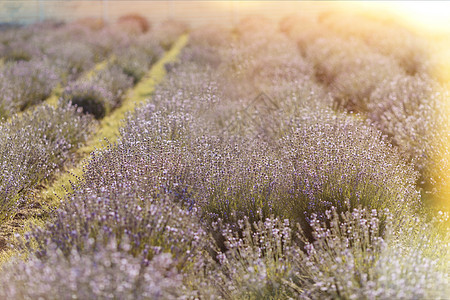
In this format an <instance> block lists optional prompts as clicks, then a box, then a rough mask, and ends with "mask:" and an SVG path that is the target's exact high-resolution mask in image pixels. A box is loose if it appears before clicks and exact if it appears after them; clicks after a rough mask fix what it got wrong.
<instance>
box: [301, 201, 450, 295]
mask: <svg viewBox="0 0 450 300" xmlns="http://www.w3.org/2000/svg"><path fill="white" fill-rule="evenodd" d="M310 222H311V223H310V224H311V227H312V228H313V236H314V238H315V241H314V242H312V243H310V242H308V241H306V240H305V243H306V246H305V250H306V251H305V252H299V253H300V254H301V255H300V256H297V257H296V259H295V261H296V263H297V267H298V268H297V270H298V273H297V274H298V275H297V276H298V279H299V280H300V282H301V283H300V284H299V288H300V289H302V291H303V292H302V294H301V297H302V298H308V299H310V298H312V299H315V298H321V299H335V298H347V299H379V298H383V299H384V298H397V299H412V298H442V297H444V298H445V295H446V293H448V273H446V272H445V271H443V270H442V269H440V268H439V265H440V264H441V265H442V266H443V267H444V268H445V266H446V264H447V263H446V262H444V261H445V259H446V255H447V254H446V253H448V245H447V244H446V243H445V242H444V241H445V239H446V238H448V235H447V237H445V236H442V235H441V234H436V230H435V229H433V227H432V226H431V224H433V225H438V224H437V223H436V221H435V222H433V223H431V224H427V223H423V221H422V220H418V219H411V220H410V221H409V222H410V223H404V222H402V223H398V220H397V219H396V218H395V217H394V215H393V214H392V213H390V212H389V211H377V210H371V211H370V210H367V209H355V210H353V211H352V212H345V213H343V214H338V213H337V211H336V209H334V208H333V209H332V210H330V211H328V212H327V214H326V218H325V219H324V220H320V219H319V218H317V216H315V215H313V216H312V218H311V220H310ZM438 222H439V221H438ZM447 234H448V233H447ZM415 238H418V240H416V241H415V242H412V243H410V242H408V240H409V241H411V240H414V239H415Z"/></svg>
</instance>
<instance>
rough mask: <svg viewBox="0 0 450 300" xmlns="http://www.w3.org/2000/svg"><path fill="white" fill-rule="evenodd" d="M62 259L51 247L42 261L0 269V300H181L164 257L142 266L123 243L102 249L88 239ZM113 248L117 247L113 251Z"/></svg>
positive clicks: (178, 281)
mask: <svg viewBox="0 0 450 300" xmlns="http://www.w3.org/2000/svg"><path fill="white" fill-rule="evenodd" d="M85 244H86V249H85V251H83V252H78V251H77V250H76V249H75V248H74V249H72V250H71V252H70V254H69V255H68V256H66V255H64V254H63V252H61V251H60V250H59V249H58V247H57V246H56V245H54V244H50V245H49V251H48V256H47V257H46V259H45V260H41V259H39V258H37V257H35V256H33V257H31V258H29V259H28V261H26V262H24V261H21V260H16V261H14V262H11V263H10V264H9V265H8V266H4V267H3V269H2V275H1V276H0V282H1V287H0V297H2V298H8V299H28V298H42V297H43V298H46V299H68V298H76V299H91V298H101V299H118V298H120V299H178V298H180V297H182V296H186V294H187V293H186V290H185V289H183V276H182V274H180V273H179V271H178V270H177V269H176V266H175V263H174V260H173V259H172V257H171V255H170V254H168V253H163V254H158V255H155V256H154V257H153V258H152V259H150V260H146V259H145V258H144V257H142V256H138V257H134V256H133V255H131V254H128V253H127V252H128V250H129V248H130V247H131V245H130V244H129V242H128V241H127V240H123V241H122V242H120V243H117V241H116V240H115V239H111V240H110V242H108V244H106V245H105V246H103V245H98V244H95V243H94V241H93V239H89V240H87V241H86V242H85ZM117 244H119V245H117Z"/></svg>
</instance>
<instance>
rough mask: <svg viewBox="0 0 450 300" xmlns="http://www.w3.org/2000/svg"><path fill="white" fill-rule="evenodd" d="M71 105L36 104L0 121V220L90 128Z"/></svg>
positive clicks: (58, 164)
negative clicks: (51, 105) (31, 108)
mask: <svg viewBox="0 0 450 300" xmlns="http://www.w3.org/2000/svg"><path fill="white" fill-rule="evenodd" d="M92 129H93V128H92V122H91V118H90V117H87V116H81V115H80V112H79V111H77V110H76V109H75V108H73V107H71V106H67V105H61V106H58V107H57V108H52V107H49V106H39V107H37V108H36V109H34V110H32V111H27V112H26V113H25V114H24V115H23V116H20V117H14V118H12V119H11V120H10V121H8V122H6V123H3V124H1V125H0V137H1V139H0V141H1V142H0V158H1V161H0V164H1V173H0V174H1V176H0V221H4V220H5V219H10V218H11V217H12V216H13V215H14V214H15V213H16V210H17V208H18V206H19V205H20V204H21V203H22V202H24V201H25V200H26V198H27V196H29V194H30V192H31V191H32V190H33V189H34V188H35V187H36V185H38V184H39V183H40V182H41V181H42V180H43V179H45V178H46V177H47V176H48V175H49V174H50V173H51V171H53V170H54V169H55V168H56V167H60V166H61V165H62V164H63V163H64V161H65V160H67V159H68V157H69V154H70V152H71V151H73V149H76V148H78V147H79V145H80V144H81V143H83V142H84V141H85V140H86V139H87V137H88V136H89V134H90V132H92Z"/></svg>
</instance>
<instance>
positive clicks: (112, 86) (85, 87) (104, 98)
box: [62, 65, 132, 119]
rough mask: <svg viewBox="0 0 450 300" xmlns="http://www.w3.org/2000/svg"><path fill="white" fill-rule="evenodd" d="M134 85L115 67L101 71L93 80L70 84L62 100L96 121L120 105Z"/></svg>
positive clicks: (82, 80)
mask: <svg viewBox="0 0 450 300" xmlns="http://www.w3.org/2000/svg"><path fill="white" fill-rule="evenodd" d="M131 85H132V79H131V78H130V77H128V76H127V75H125V74H124V73H123V72H122V70H121V69H120V68H119V67H118V66H115V65H112V66H109V67H107V68H106V69H104V70H101V71H99V72H98V73H97V74H95V75H94V76H93V77H92V78H89V79H84V78H82V79H80V80H77V81H74V82H71V83H69V85H68V86H67V87H66V88H65V89H64V92H63V94H62V99H63V101H65V102H68V103H72V104H73V105H75V106H77V107H80V108H82V109H83V111H84V112H85V113H89V114H92V115H93V116H94V117H95V118H96V119H101V118H103V117H104V116H105V115H106V114H107V113H108V112H110V111H111V110H112V109H114V108H116V107H117V106H118V105H120V102H121V101H122V99H123V97H124V96H125V92H126V91H127V89H128V88H130V87H131Z"/></svg>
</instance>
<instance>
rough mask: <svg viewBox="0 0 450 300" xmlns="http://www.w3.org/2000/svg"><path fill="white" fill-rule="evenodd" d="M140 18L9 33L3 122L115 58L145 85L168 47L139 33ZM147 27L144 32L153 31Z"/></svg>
mask: <svg viewBox="0 0 450 300" xmlns="http://www.w3.org/2000/svg"><path fill="white" fill-rule="evenodd" d="M136 18H137V17H134V18H131V20H130V19H128V20H126V21H122V22H119V23H117V24H109V25H101V24H100V25H101V26H94V25H95V24H92V22H86V21H85V22H84V23H83V22H80V21H78V22H73V23H69V24H53V23H49V24H41V25H40V26H29V27H24V28H14V29H9V30H7V31H6V32H4V34H3V35H2V38H1V41H0V44H1V45H2V46H1V47H0V52H1V53H0V56H2V61H3V65H0V91H1V95H2V96H0V118H1V117H5V118H8V117H11V116H12V115H13V114H14V113H16V112H19V111H23V110H25V109H26V108H28V107H29V106H32V105H34V104H37V103H40V102H42V101H43V100H44V99H46V98H47V97H48V96H49V95H50V94H51V92H52V91H53V90H54V88H55V87H56V86H58V84H59V85H62V86H63V87H64V86H66V85H67V84H68V83H69V84H70V83H71V82H73V81H76V80H77V79H79V78H80V76H81V75H82V74H84V73H86V72H87V71H88V70H90V69H92V67H93V66H94V65H95V64H96V63H99V62H101V61H104V60H105V59H107V58H109V57H111V56H112V57H114V59H113V61H114V64H115V65H118V66H119V67H120V68H121V69H122V70H123V72H124V73H125V74H126V75H127V76H130V77H131V78H132V80H133V82H137V81H138V80H140V79H141V78H142V76H144V75H145V73H146V72H147V70H148V69H149V66H150V65H151V64H152V63H153V62H154V61H155V60H156V59H157V58H158V57H159V56H160V55H161V53H162V49H161V47H160V46H159V44H164V43H166V42H164V41H163V40H162V39H161V37H158V35H156V34H154V33H152V32H143V30H137V29H136V26H137V25H139V24H141V25H142V24H145V23H144V22H147V21H146V20H145V19H143V18H142V20H141V19H140V21H139V22H137V21H136ZM147 23H148V22H147ZM140 27H142V26H140ZM140 27H138V28H140ZM148 27H149V25H148V24H147V27H144V29H145V28H146V29H147V31H148V29H149V28H148ZM177 33H179V31H175V32H174V34H177ZM113 92H114V91H113ZM113 100H114V99H113Z"/></svg>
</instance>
